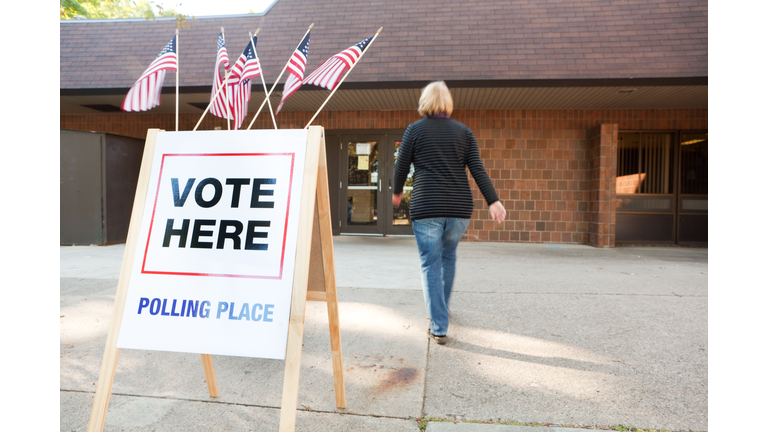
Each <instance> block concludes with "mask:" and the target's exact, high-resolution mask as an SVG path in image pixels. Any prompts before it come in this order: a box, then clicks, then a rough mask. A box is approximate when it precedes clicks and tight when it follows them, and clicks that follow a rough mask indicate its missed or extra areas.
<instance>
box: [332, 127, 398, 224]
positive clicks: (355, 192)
mask: <svg viewBox="0 0 768 432" xmlns="http://www.w3.org/2000/svg"><path fill="white" fill-rule="evenodd" d="M401 139H402V133H400V134H381V135H367V134H365V135H364V134H360V135H342V136H340V140H341V145H340V147H341V154H340V157H341V160H340V162H341V163H340V164H339V165H340V168H341V169H342V170H343V172H342V175H341V179H342V181H341V182H340V185H339V186H340V189H341V191H340V192H341V193H340V194H339V195H340V197H341V200H340V203H339V204H340V205H341V207H342V209H341V210H342V211H340V212H339V213H340V214H341V215H342V218H341V221H340V222H339V227H340V231H341V233H348V234H375V235H413V230H412V228H411V221H410V219H409V212H408V203H409V202H410V193H411V192H410V191H411V190H412V189H413V188H412V183H413V180H412V179H409V182H410V183H406V193H405V197H404V199H403V202H402V203H401V204H400V207H399V208H398V209H393V208H392V174H393V172H392V171H393V170H394V166H395V165H394V163H395V161H396V158H397V150H398V149H399V146H400V140H401Z"/></svg>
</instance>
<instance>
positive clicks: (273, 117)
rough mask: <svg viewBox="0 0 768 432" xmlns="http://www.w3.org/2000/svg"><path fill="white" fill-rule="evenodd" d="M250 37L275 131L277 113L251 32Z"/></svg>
mask: <svg viewBox="0 0 768 432" xmlns="http://www.w3.org/2000/svg"><path fill="white" fill-rule="evenodd" d="M257 34H258V33H257ZM248 36H250V37H251V47H252V48H253V55H254V57H256V62H257V63H258V64H259V69H261V73H259V76H261V85H262V86H263V87H264V95H265V96H266V101H267V105H269V113H270V114H272V124H273V125H274V126H275V129H277V122H276V121H275V113H274V112H273V111H272V102H270V101H269V93H267V83H266V82H264V68H263V67H262V64H261V62H260V61H259V54H258V53H257V52H256V45H255V44H254V43H253V36H251V32H248ZM275 82H277V81H275ZM254 118H255V117H254Z"/></svg>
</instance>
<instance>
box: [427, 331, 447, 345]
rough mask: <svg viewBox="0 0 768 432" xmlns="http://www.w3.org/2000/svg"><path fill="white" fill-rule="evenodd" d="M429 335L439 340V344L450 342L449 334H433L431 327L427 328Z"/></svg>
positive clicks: (436, 340)
mask: <svg viewBox="0 0 768 432" xmlns="http://www.w3.org/2000/svg"><path fill="white" fill-rule="evenodd" d="M427 335H429V338H430V339H432V340H434V341H435V342H437V344H438V345H445V343H446V342H448V336H437V335H433V334H432V332H431V331H430V330H429V329H427Z"/></svg>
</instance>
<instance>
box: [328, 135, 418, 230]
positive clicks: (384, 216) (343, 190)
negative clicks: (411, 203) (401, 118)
mask: <svg viewBox="0 0 768 432" xmlns="http://www.w3.org/2000/svg"><path fill="white" fill-rule="evenodd" d="M404 133H405V129H368V130H360V129H341V130H329V131H328V132H327V136H328V138H329V141H330V140H331V139H333V140H335V141H338V147H334V148H338V150H337V151H338V156H337V158H338V161H339V163H338V178H339V185H338V188H339V189H338V195H337V196H338V199H337V200H336V203H331V206H332V207H334V208H335V209H336V210H337V211H336V217H335V220H334V222H333V223H334V225H335V227H334V228H338V230H339V234H342V235H344V234H351V235H381V236H387V235H413V229H412V228H411V226H410V225H408V226H393V225H392V217H393V215H394V209H393V208H392V200H391V197H392V190H391V182H392V180H393V179H392V176H393V171H394V164H393V162H394V148H395V142H396V141H397V140H402V137H403V134H404ZM350 141H360V142H366V141H378V143H379V171H378V174H379V178H378V180H379V182H380V184H381V191H380V192H378V193H379V196H378V198H377V224H376V226H375V227H360V226H350V225H347V223H346V215H347V196H348V189H347V188H348V182H349V173H348V169H349V162H348V158H349V149H348V147H346V148H345V146H346V145H347V143H348V142H350ZM329 186H331V187H336V186H335V185H329Z"/></svg>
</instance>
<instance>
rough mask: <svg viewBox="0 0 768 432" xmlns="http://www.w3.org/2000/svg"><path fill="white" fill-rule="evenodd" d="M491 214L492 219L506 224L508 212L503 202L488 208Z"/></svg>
mask: <svg viewBox="0 0 768 432" xmlns="http://www.w3.org/2000/svg"><path fill="white" fill-rule="evenodd" d="M488 210H489V211H490V213H491V219H493V220H495V221H496V222H504V219H505V218H506V217H507V211H506V210H504V206H503V205H501V201H496V202H494V203H493V204H491V206H490V207H489V208H488Z"/></svg>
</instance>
